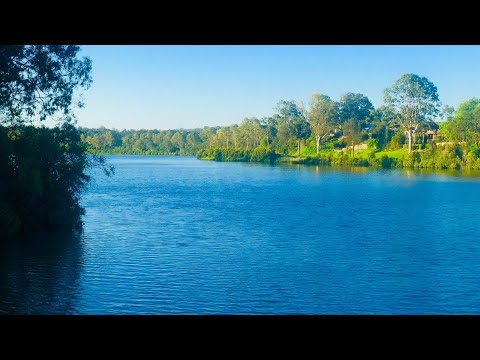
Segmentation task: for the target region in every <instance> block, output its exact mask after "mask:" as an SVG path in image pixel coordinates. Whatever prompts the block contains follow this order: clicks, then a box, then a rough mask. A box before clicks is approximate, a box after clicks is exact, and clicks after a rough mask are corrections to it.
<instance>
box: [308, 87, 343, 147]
mask: <svg viewBox="0 0 480 360" xmlns="http://www.w3.org/2000/svg"><path fill="white" fill-rule="evenodd" d="M335 110H336V107H335V102H334V101H333V100H331V99H330V97H328V96H327V95H320V94H313V95H312V96H311V97H310V109H309V111H308V113H307V119H308V122H309V123H310V127H311V129H312V132H313V133H314V134H315V141H316V144H317V154H318V153H319V151H320V141H321V140H322V139H323V138H324V137H325V136H327V135H328V134H329V133H330V132H331V131H332V130H333V126H334V124H335V122H336V114H337V113H336V111H335Z"/></svg>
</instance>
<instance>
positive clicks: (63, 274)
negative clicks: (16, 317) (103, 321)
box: [0, 232, 83, 314]
mask: <svg viewBox="0 0 480 360" xmlns="http://www.w3.org/2000/svg"><path fill="white" fill-rule="evenodd" d="M82 263H83V242H82V236H81V234H80V233H71V232H70V233H55V234H32V235H28V236H25V237H24V238H22V239H17V240H15V241H8V242H2V243H1V244H0V313H1V314H69V313H73V312H75V304H76V301H77V296H78V290H79V278H80V272H81V268H82Z"/></svg>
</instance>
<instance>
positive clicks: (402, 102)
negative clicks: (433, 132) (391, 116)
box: [384, 74, 440, 152]
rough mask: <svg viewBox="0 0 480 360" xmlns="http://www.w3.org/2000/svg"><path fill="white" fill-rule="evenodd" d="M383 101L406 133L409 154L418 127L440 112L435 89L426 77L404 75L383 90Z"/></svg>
mask: <svg viewBox="0 0 480 360" xmlns="http://www.w3.org/2000/svg"><path fill="white" fill-rule="evenodd" d="M384 100H385V104H386V105H387V107H389V108H390V109H391V111H392V112H394V113H395V115H396V120H397V121H398V123H399V124H400V125H401V127H402V128H403V130H404V131H405V132H406V133H407V135H408V139H409V143H408V151H409V152H411V151H412V146H411V140H412V137H413V135H414V134H415V132H416V131H417V129H418V128H419V126H420V125H421V124H422V123H424V122H430V121H433V119H434V117H435V116H436V115H438V114H439V112H440V111H439V106H440V100H439V98H438V93H437V87H436V86H435V85H434V84H433V83H432V82H430V81H429V80H428V79H427V78H426V77H420V76H418V75H416V74H404V75H402V76H401V77H400V78H399V79H397V80H396V81H395V83H394V84H393V85H392V86H391V87H390V88H387V89H385V92H384Z"/></svg>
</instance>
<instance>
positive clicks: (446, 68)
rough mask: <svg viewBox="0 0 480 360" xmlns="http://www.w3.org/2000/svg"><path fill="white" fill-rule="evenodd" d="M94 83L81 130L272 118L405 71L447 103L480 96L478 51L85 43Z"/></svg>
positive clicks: (373, 91) (377, 90)
mask: <svg viewBox="0 0 480 360" xmlns="http://www.w3.org/2000/svg"><path fill="white" fill-rule="evenodd" d="M81 55H84V56H89V57H90V58H91V59H92V61H93V84H92V86H91V88H90V89H89V90H87V91H86V92H84V99H85V103H86V107H85V109H80V110H78V111H77V117H78V125H80V126H87V127H99V126H101V125H103V126H106V127H108V128H115V129H125V128H126V129H175V128H185V129H189V128H196V127H203V126H216V125H231V124H234V123H240V122H241V121H242V119H243V118H245V117H252V116H256V117H258V118H261V117H263V116H269V115H272V114H273V113H274V112H275V111H274V108H275V106H276V103H277V102H278V100H280V99H285V100H289V99H293V100H303V101H305V102H306V101H308V97H309V95H310V94H312V93H314V92H318V93H321V94H325V95H328V96H330V97H331V98H332V99H334V100H338V99H339V97H340V95H341V94H343V93H345V92H355V93H357V92H359V93H362V94H364V95H367V96H368V98H369V99H370V101H371V102H372V103H373V105H374V106H375V107H377V106H379V105H381V104H382V96H383V95H382V94H383V89H384V88H386V87H388V86H390V85H391V84H392V83H393V82H394V81H395V80H396V79H397V78H398V77H399V76H401V75H402V74H404V73H415V74H418V75H421V76H426V77H427V78H428V79H429V80H430V81H432V82H433V83H434V84H435V85H436V86H437V88H438V93H439V96H440V100H441V101H442V103H443V104H448V105H452V106H455V107H456V106H457V105H458V104H459V103H461V102H462V101H464V100H467V99H469V98H472V97H480V66H479V64H480V46H424V45H417V46H380V45H378V46H360V45H357V46H260V45H257V46H138V45H133V46H84V47H83V48H82V52H81Z"/></svg>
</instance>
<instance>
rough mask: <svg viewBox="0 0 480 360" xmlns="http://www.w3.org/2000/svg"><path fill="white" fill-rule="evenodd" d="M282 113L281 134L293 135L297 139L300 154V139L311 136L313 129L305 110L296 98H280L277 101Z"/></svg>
mask: <svg viewBox="0 0 480 360" xmlns="http://www.w3.org/2000/svg"><path fill="white" fill-rule="evenodd" d="M277 111H278V112H279V115H280V121H279V123H280V126H279V131H278V132H279V134H281V135H280V136H281V137H282V135H283V136H285V137H286V136H288V135H290V136H293V137H294V138H295V140H296V141H297V149H298V155H299V156H300V140H301V139H305V138H307V137H308V136H310V133H311V129H310V125H309V123H308V122H307V121H306V119H305V115H304V111H302V108H301V107H300V106H299V105H298V104H297V102H296V101H294V100H280V101H279V102H278V103H277Z"/></svg>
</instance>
